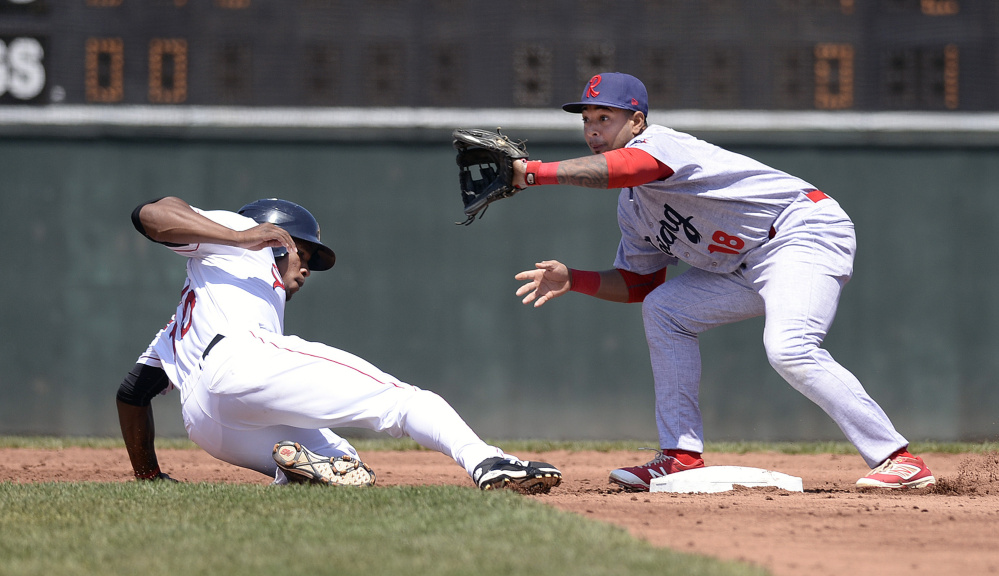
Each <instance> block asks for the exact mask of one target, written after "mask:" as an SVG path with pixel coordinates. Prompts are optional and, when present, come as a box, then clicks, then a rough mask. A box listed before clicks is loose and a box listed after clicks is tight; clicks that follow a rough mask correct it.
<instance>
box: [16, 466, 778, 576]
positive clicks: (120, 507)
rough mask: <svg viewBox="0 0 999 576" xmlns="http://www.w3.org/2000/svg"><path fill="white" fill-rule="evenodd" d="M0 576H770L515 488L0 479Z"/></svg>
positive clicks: (752, 568) (755, 569)
mask: <svg viewBox="0 0 999 576" xmlns="http://www.w3.org/2000/svg"><path fill="white" fill-rule="evenodd" d="M0 534H3V538H0V558H3V562H2V564H0V574H3V575H4V576H7V575H10V576H19V575H29V574H30V575H35V574H37V575H41V574H59V575H60V576H74V575H88V576H89V575H92V574H111V575H115V574H123V575H124V574H128V575H132V574H142V575H143V576H157V575H161V574H162V575H169V576H177V575H179V574H182V575H184V576H196V575H200V574H205V575H211V576H218V575H222V574H240V575H255V574H262V575H263V574H266V575H268V576H272V575H274V574H297V573H303V574H315V575H320V574H337V575H350V574H364V575H372V576H375V575H380V574H385V575H393V576H394V575H399V574H404V575H406V576H421V575H427V576H431V575H433V576H444V575H451V574H454V575H466V574H474V575H475V576H492V575H497V576H498V575H508V574H532V573H539V574H544V575H546V576H547V575H559V574H566V575H568V574H572V575H574V576H585V575H590V574H592V575H607V574H656V575H659V576H669V575H712V576H724V575H733V576H743V575H751V574H756V575H758V574H765V572H763V571H762V570H760V569H758V568H754V567H750V566H746V565H740V564H736V563H725V562H719V561H716V560H712V559H708V558H703V557H698V556H693V555H688V554H681V553H677V552H672V551H669V550H664V549H658V548H655V547H653V546H651V545H649V544H647V543H645V542H643V541H640V540H637V539H635V538H633V537H631V536H630V535H628V533H627V532H626V531H624V530H623V529H620V528H617V527H614V526H611V525H609V524H605V523H600V522H594V521H590V520H587V519H585V518H582V517H580V516H577V515H573V514H569V513H565V512H560V511H558V510H555V509H553V508H552V507H549V506H545V505H544V504H542V503H540V502H538V501H535V500H533V499H528V498H524V497H521V496H519V495H517V494H513V493H508V492H480V491H478V490H475V489H471V488H463V487H454V486H452V487H441V486H433V487H430V486H427V487H386V488H376V489H370V490H352V489H346V490H340V489H323V488H321V487H313V486H285V487H280V488H278V487H272V486H255V485H225V484H209V483H195V484H168V483H138V482H125V483H107V484H104V483H42V484H12V483H9V482H4V483H0Z"/></svg>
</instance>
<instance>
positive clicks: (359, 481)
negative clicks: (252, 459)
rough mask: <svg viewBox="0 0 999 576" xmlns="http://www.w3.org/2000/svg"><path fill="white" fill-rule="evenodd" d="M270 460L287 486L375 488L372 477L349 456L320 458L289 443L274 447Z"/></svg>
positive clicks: (361, 464)
mask: <svg viewBox="0 0 999 576" xmlns="http://www.w3.org/2000/svg"><path fill="white" fill-rule="evenodd" d="M273 457H274V462H276V463H277V465H278V467H279V468H281V470H283V471H284V473H285V475H286V476H288V480H289V481H290V482H295V481H298V482H309V483H313V484H325V485H327V486H374V485H375V473H374V472H373V471H372V470H371V468H370V467H368V465H367V464H365V463H363V462H361V461H360V460H358V459H356V458H351V457H350V456H337V457H335V458H329V457H326V456H320V455H319V454H316V453H315V452H313V451H311V450H309V449H308V448H306V447H305V446H302V445H301V444H299V443H298V442H294V441H292V440H285V441H283V442H278V443H277V444H275V445H274V452H273Z"/></svg>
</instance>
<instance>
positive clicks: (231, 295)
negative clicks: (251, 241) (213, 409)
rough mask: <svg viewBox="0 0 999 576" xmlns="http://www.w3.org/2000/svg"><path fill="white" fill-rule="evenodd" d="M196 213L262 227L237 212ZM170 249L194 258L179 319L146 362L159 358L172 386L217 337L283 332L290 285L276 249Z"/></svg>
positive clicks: (233, 224)
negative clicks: (277, 260) (279, 266)
mask: <svg viewBox="0 0 999 576" xmlns="http://www.w3.org/2000/svg"><path fill="white" fill-rule="evenodd" d="M195 211H197V212H198V213H199V214H202V215H203V216H205V217H207V218H209V219H211V220H213V221H215V222H218V223H219V224H222V225H223V226H227V227H229V228H232V229H233V230H246V229H248V228H252V227H253V226H256V225H257V223H256V222H254V221H253V220H252V219H250V218H246V217H245V216H240V215H239V214H235V213H233V212H225V211H202V210H198V209H197V208H195ZM169 248H170V249H171V250H173V251H174V252H176V253H177V254H180V255H182V256H186V257H187V258H188V261H187V281H186V282H185V283H184V289H183V290H182V291H181V295H180V303H179V304H177V311H176V313H175V314H174V318H173V320H172V321H171V323H170V324H168V325H167V327H166V328H164V329H163V330H161V331H160V333H159V334H157V335H156V338H155V339H154V340H153V342H152V344H151V345H150V350H147V352H146V354H144V355H143V357H142V358H140V361H141V362H143V363H145V364H153V358H152V357H155V359H158V361H159V363H160V364H161V365H162V367H163V370H164V371H165V372H166V374H167V377H168V378H169V379H170V382H171V384H173V385H175V386H180V387H181V388H183V386H184V382H185V380H186V379H187V377H188V375H189V374H190V373H191V371H192V370H194V369H195V368H197V366H198V363H199V362H200V361H201V356H202V354H203V353H204V350H205V347H206V346H208V344H209V343H210V342H211V341H212V339H214V338H215V336H216V335H219V334H222V335H223V336H225V335H234V334H236V333H237V332H245V331H247V330H264V331H267V332H272V333H275V334H282V333H283V331H284V305H285V290H284V283H283V281H282V279H281V275H280V273H279V272H278V269H277V265H276V264H275V262H274V255H273V252H272V251H271V250H269V249H265V250H245V249H243V248H236V247H232V246H222V245H218V244H188V245H184V246H170V247H169Z"/></svg>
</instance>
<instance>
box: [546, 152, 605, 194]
mask: <svg viewBox="0 0 999 576" xmlns="http://www.w3.org/2000/svg"><path fill="white" fill-rule="evenodd" d="M555 177H556V178H557V179H558V183H559V184H565V185H569V186H581V187H583V188H609V187H610V172H609V170H608V168H607V159H606V158H604V155H603V154H597V155H595V156H584V157H582V158H573V159H571V160H563V161H561V162H559V163H558V168H557V169H556V171H555Z"/></svg>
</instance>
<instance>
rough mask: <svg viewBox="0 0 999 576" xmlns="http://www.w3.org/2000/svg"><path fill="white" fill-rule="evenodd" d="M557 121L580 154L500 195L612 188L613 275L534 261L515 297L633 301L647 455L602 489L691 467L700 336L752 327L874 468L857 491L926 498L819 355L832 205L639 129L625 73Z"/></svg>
mask: <svg viewBox="0 0 999 576" xmlns="http://www.w3.org/2000/svg"><path fill="white" fill-rule="evenodd" d="M562 108H563V109H564V110H566V111H567V112H571V113H578V114H581V115H582V120H583V136H584V137H585V139H586V143H587V144H588V145H589V147H590V150H592V151H593V153H594V156H587V157H582V158H574V159H571V160H565V161H562V162H539V161H525V160H519V161H517V162H516V163H515V179H514V184H515V185H517V186H519V187H527V186H533V185H542V184H566V185H575V186H584V187H588V188H620V189H621V192H620V197H619V200H618V208H617V215H618V223H619V225H620V228H621V241H620V244H619V245H618V250H617V256H616V258H615V260H614V268H613V269H611V270H606V271H602V272H592V271H582V270H573V269H569V268H568V267H567V266H566V265H564V264H562V263H561V262H558V261H555V260H547V261H544V262H539V263H537V264H536V265H535V269H534V270H529V271H525V272H521V273H519V274H517V276H516V278H517V279H518V280H524V281H527V283H526V284H524V285H523V286H521V287H520V288H519V289H518V290H517V295H518V296H523V302H524V303H525V304H527V303H530V302H534V305H535V306H541V305H542V304H544V303H545V302H547V301H549V300H551V299H552V298H556V297H558V296H561V295H563V294H565V293H566V292H569V291H574V292H581V293H584V294H589V295H591V296H595V297H597V298H601V299H604V300H611V301H616V302H643V304H642V313H643V318H644V323H645V332H646V338H647V340H648V344H649V351H650V354H651V359H652V369H653V373H654V376H655V392H656V421H657V424H658V428H659V442H660V450H659V451H658V453H657V456H656V457H655V458H654V459H653V460H652V461H651V462H648V463H647V464H645V465H641V466H633V467H628V468H621V469H618V470H614V471H613V472H612V473H611V475H610V480H611V482H614V483H616V484H619V485H621V486H623V487H624V488H627V489H632V490H649V483H650V482H651V480H652V479H653V478H655V477H659V476H663V475H666V474H670V473H674V472H679V471H683V470H689V469H692V468H700V467H702V466H704V460H703V458H702V452H703V450H704V441H703V437H704V434H703V429H702V421H701V413H700V408H699V406H698V388H699V385H700V377H701V357H700V351H699V348H698V334H700V333H701V332H704V331H706V330H708V329H710V328H713V327H715V326H721V325H723V324H728V323H731V322H737V321H740V320H745V319H747V318H753V317H756V316H760V315H764V316H765V317H766V325H765V328H764V331H763V343H764V346H765V348H766V352H767V357H768V359H769V361H770V364H771V365H772V366H773V367H774V369H776V370H777V372H778V373H780V375H781V376H782V377H784V379H785V380H787V382H788V383H789V384H791V386H793V387H794V388H795V389H796V390H798V391H799V392H801V393H802V394H804V395H805V396H806V397H808V398H809V399H810V400H812V401H813V402H815V403H816V404H818V405H819V406H820V407H821V408H822V409H823V410H825V412H826V413H827V414H828V415H829V416H830V417H831V418H832V419H833V420H834V421H835V422H836V424H838V425H839V427H840V429H841V430H842V431H843V433H844V434H845V435H846V437H847V438H848V439H849V440H850V442H852V443H853V445H854V446H856V447H857V450H859V452H860V455H861V456H863V458H864V460H865V461H866V462H867V464H868V466H870V467H871V468H873V469H872V470H871V472H870V473H869V474H867V475H866V476H864V477H863V478H861V479H860V480H859V481H858V482H857V485H858V486H860V487H880V488H922V487H927V486H931V485H933V483H934V482H935V480H934V478H933V475H932V473H931V472H930V470H929V469H928V468H927V467H926V465H925V464H924V463H923V461H922V459H921V458H919V457H916V456H913V455H912V454H910V453H909V452H908V450H907V448H908V441H907V440H906V439H905V438H903V437H902V436H901V435H900V434H899V433H898V432H896V431H895V428H894V427H893V425H892V423H891V421H890V420H889V419H888V417H887V416H886V415H885V413H884V411H883V410H882V409H881V408H880V407H879V406H878V405H877V403H876V402H874V400H873V399H871V397H870V396H869V395H868V394H867V392H866V391H865V390H864V388H863V386H862V385H861V383H860V382H859V381H858V380H857V378H856V377H854V375H853V374H851V373H850V372H849V371H848V370H847V369H845V368H844V367H842V366H840V365H839V364H838V363H837V362H836V361H835V360H834V359H833V358H832V356H831V355H830V354H829V353H828V352H827V351H826V350H824V349H822V348H821V345H822V341H823V339H824V338H825V336H826V333H827V332H828V331H829V328H830V326H831V325H832V322H833V318H834V316H835V314H836V307H837V304H838V302H839V297H840V293H841V291H842V289H843V286H844V285H845V284H846V283H847V281H848V280H849V279H850V276H851V275H852V273H853V257H854V250H855V247H856V240H855V236H854V229H853V223H852V222H851V221H850V218H849V216H847V214H846V213H845V212H844V211H843V209H842V208H841V207H840V205H839V204H838V203H837V202H836V201H835V200H833V199H832V198H830V197H829V196H827V195H826V194H824V193H822V192H821V191H819V190H818V189H817V188H816V187H815V186H812V185H811V184H809V183H808V182H805V181H803V180H801V179H799V178H796V177H794V176H791V175H789V174H786V173H784V172H781V171H779V170H775V169H773V168H771V167H769V166H765V165H763V164H761V163H759V162H757V161H755V160H752V159H750V158H747V157H745V156H741V155H739V154H735V153H733V152H730V151H727V150H724V149H722V148H719V147H717V146H714V145H711V144H709V143H707V142H703V141H701V140H698V139H696V138H694V137H692V136H690V135H688V134H683V133H680V132H676V131H674V130H671V129H669V128H666V127H663V126H658V125H650V124H648V123H647V115H648V96H647V93H646V89H645V86H644V85H643V84H642V82H641V81H639V80H638V79H637V78H635V77H633V76H629V75H627V74H620V73H605V74H598V75H596V76H594V77H593V78H591V79H590V80H589V82H587V84H586V86H585V87H584V89H583V95H582V97H581V99H580V100H579V101H578V102H571V103H569V104H565V105H564V106H563V107H562ZM679 260H682V261H684V262H686V263H687V264H690V266H691V268H690V269H689V270H687V271H686V272H684V273H683V274H680V275H679V276H676V277H675V278H671V279H670V280H668V281H667V280H666V279H665V278H666V268H667V267H668V266H669V265H672V264H676V263H677V262H678V261H679Z"/></svg>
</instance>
